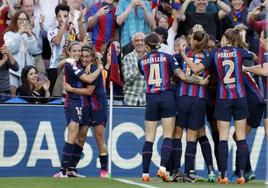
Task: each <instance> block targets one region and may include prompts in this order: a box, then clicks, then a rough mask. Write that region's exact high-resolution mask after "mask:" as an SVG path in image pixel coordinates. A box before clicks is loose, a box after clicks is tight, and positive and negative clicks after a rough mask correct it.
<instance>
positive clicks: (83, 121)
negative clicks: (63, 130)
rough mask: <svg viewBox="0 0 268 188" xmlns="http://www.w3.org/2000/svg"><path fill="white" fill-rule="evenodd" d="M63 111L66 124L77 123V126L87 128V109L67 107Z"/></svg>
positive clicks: (88, 113) (88, 123)
mask: <svg viewBox="0 0 268 188" xmlns="http://www.w3.org/2000/svg"><path fill="white" fill-rule="evenodd" d="M64 109H65V116H66V121H67V124H68V125H69V123H71V122H75V123H79V126H89V125H90V122H91V118H90V112H89V108H88V107H77V106H76V107H74V106H69V107H68V108H64Z"/></svg>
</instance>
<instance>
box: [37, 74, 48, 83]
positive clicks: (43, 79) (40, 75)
mask: <svg viewBox="0 0 268 188" xmlns="http://www.w3.org/2000/svg"><path fill="white" fill-rule="evenodd" d="M45 80H46V76H45V75H43V74H39V75H38V81H40V82H44V81H45Z"/></svg>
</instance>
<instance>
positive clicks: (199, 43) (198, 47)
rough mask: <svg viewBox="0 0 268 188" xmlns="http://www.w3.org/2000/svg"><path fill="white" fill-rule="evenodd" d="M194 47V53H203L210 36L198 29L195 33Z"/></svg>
mask: <svg viewBox="0 0 268 188" xmlns="http://www.w3.org/2000/svg"><path fill="white" fill-rule="evenodd" d="M193 40H194V44H195V45H194V48H193V53H194V54H197V53H202V52H203V51H204V50H205V49H206V48H207V45H208V40H209V36H208V34H207V33H206V32H204V31H196V32H194V33H193Z"/></svg>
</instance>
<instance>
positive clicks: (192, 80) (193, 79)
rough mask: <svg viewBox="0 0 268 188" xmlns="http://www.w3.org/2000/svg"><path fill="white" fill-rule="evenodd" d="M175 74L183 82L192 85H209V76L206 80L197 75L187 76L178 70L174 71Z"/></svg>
mask: <svg viewBox="0 0 268 188" xmlns="http://www.w3.org/2000/svg"><path fill="white" fill-rule="evenodd" d="M174 74H175V75H176V76H178V77H179V78H180V79H181V80H182V81H184V82H187V83H190V84H198V85H208V82H209V77H210V75H208V76H207V77H206V78H203V77H200V76H196V75H191V76H189V75H186V74H184V72H183V71H182V70H181V69H180V68H178V69H176V70H175V71H174Z"/></svg>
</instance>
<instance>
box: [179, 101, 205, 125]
mask: <svg viewBox="0 0 268 188" xmlns="http://www.w3.org/2000/svg"><path fill="white" fill-rule="evenodd" d="M176 104H177V110H178V112H177V116H176V126H180V127H181V128H187V129H192V130H198V129H200V128H202V127H203V126H204V125H205V115H206V104H207V101H206V100H205V99H201V98H199V97H190V96H181V97H177V100H176Z"/></svg>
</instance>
